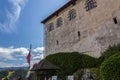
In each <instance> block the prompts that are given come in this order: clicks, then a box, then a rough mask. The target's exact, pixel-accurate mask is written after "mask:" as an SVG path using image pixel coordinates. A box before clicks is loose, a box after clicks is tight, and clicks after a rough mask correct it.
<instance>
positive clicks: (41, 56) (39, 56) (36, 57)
mask: <svg viewBox="0 0 120 80" xmlns="http://www.w3.org/2000/svg"><path fill="white" fill-rule="evenodd" d="M43 58H44V57H43V54H40V55H37V56H34V57H33V60H36V59H39V60H40V59H43Z"/></svg>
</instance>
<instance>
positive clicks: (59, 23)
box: [57, 17, 62, 27]
mask: <svg viewBox="0 0 120 80" xmlns="http://www.w3.org/2000/svg"><path fill="white" fill-rule="evenodd" d="M61 25H62V18H61V17H60V18H58V19H57V27H60V26H61Z"/></svg>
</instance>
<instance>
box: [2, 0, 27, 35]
mask: <svg viewBox="0 0 120 80" xmlns="http://www.w3.org/2000/svg"><path fill="white" fill-rule="evenodd" d="M8 1H9V2H10V3H11V4H12V5H13V6H11V7H12V11H10V10H8V9H6V13H7V14H6V15H7V19H6V21H5V22H4V23H1V22H0V32H8V33H11V32H14V30H15V29H16V27H15V25H16V23H17V21H18V19H19V16H20V13H21V10H22V7H23V6H24V5H25V3H26V2H27V0H8Z"/></svg>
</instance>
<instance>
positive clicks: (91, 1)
mask: <svg viewBox="0 0 120 80" xmlns="http://www.w3.org/2000/svg"><path fill="white" fill-rule="evenodd" d="M95 7H97V5H96V1H95V0H87V1H86V10H87V11H89V10H91V9H93V8H95Z"/></svg>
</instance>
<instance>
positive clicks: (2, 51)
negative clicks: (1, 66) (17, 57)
mask: <svg viewBox="0 0 120 80" xmlns="http://www.w3.org/2000/svg"><path fill="white" fill-rule="evenodd" d="M28 52H29V51H28V50H27V49H26V48H24V47H20V48H14V47H9V48H2V47H0V57H1V58H5V59H9V60H14V57H13V56H12V54H15V53H21V54H22V55H27V53H28Z"/></svg>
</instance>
